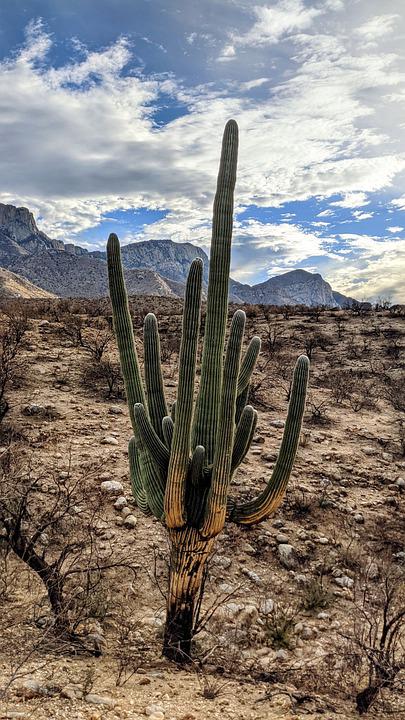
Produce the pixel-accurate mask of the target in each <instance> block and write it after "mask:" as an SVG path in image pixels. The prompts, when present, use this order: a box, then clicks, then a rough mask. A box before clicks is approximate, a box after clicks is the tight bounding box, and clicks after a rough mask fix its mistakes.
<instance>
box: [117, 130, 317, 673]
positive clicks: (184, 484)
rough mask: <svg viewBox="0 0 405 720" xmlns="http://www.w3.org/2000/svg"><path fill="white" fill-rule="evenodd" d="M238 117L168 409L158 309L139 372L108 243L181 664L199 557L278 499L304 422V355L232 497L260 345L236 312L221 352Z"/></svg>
mask: <svg viewBox="0 0 405 720" xmlns="http://www.w3.org/2000/svg"><path fill="white" fill-rule="evenodd" d="M237 153H238V126H237V124H236V122H235V121H234V120H230V121H229V122H228V123H227V125H226V127H225V131H224V136H223V142H222V154H221V161H220V167H219V175H218V183H217V191H216V195H215V201H214V214H213V227H212V244H211V259H210V269H209V283H208V295H207V313H206V323H205V334H204V344H203V352H202V362H201V378H200V383H199V388H198V392H197V391H196V387H195V380H196V365H197V347H198V338H199V331H200V314H201V288H202V277H203V266H202V261H201V260H200V259H196V260H194V261H193V263H192V264H191V267H190V272H189V275H188V280H187V284H186V290H185V298H184V313H183V325H182V339H181V346H180V357H179V379H178V392H177V399H176V402H175V403H174V404H173V406H172V407H171V409H170V412H169V409H168V407H167V403H166V399H165V393H164V387H163V379H162V370H161V364H160V344H159V334H158V326H157V321H156V318H155V316H154V315H153V314H149V315H147V316H146V318H145V323H144V381H143V380H142V377H141V372H140V368H139V363H138V358H137V353H136V347H135V342H134V335H133V326H132V321H131V316H130V312H129V307H128V298H127V293H126V289H125V283H124V276H123V269H122V263H121V258H120V246H119V241H118V238H117V236H116V235H114V234H111V235H110V237H109V239H108V244H107V258H108V274H109V284H110V295H111V301H112V307H113V318H114V328H115V335H116V338H117V343H118V349H119V355H120V361H121V368H122V374H123V377H124V382H125V390H126V395H127V399H128V407H129V414H130V418H131V424H132V429H133V437H132V438H131V439H130V441H129V463H130V474H131V482H132V488H133V494H134V497H135V500H136V503H137V505H138V507H139V508H140V510H142V511H143V512H144V513H145V514H153V515H154V516H155V517H156V518H157V519H158V520H160V521H161V522H162V523H164V525H165V526H166V528H167V530H168V533H169V536H170V540H171V548H172V549H171V560H170V578H169V591H168V599H167V618H166V628H165V638H164V648H163V652H164V654H165V655H166V656H167V657H168V658H170V659H173V660H176V661H178V662H187V661H189V660H190V657H191V643H192V638H193V632H194V629H195V612H196V607H197V606H198V605H199V602H200V600H201V593H202V588H203V584H204V583H203V580H204V575H205V571H206V567H207V559H208V558H209V557H210V555H211V553H212V551H213V545H214V539H215V537H216V536H217V535H218V534H219V533H220V532H221V530H222V529H223V527H224V524H225V522H226V521H229V522H234V523H238V524H243V525H252V524H254V523H259V522H261V521H262V520H265V519H266V518H267V517H268V516H269V515H270V514H271V513H273V512H274V511H275V510H276V508H277V507H278V506H279V504H280V503H281V501H282V499H283V496H284V492H285V489H286V486H287V483H288V479H289V477H290V473H291V470H292V466H293V462H294V458H295V454H296V451H297V447H298V441H299V437H300V431H301V423H302V417H303V413H304V408H305V398H306V390H307V382H308V372H309V361H308V358H307V357H306V356H301V357H299V358H298V361H297V364H296V367H295V370H294V376H293V382H292V389H291V400H290V404H289V408H288V415H287V420H286V423H285V428H284V435H283V439H282V442H281V447H280V450H279V454H278V458H277V461H276V463H275V466H274V469H273V472H272V475H271V477H270V479H269V482H268V484H267V487H266V488H265V490H264V491H263V492H262V493H260V494H259V495H258V496H257V497H256V498H255V499H254V500H251V501H248V502H242V503H238V502H237V501H235V500H234V499H231V498H230V497H229V489H230V484H231V481H232V477H233V475H234V473H235V472H236V470H237V469H238V467H239V466H240V464H241V463H242V461H243V459H244V457H245V456H246V454H247V452H248V450H249V447H250V444H251V442H252V438H253V435H254V432H255V428H256V423H257V412H256V411H255V410H254V409H253V408H252V406H251V405H249V404H247V400H248V394H249V383H250V378H251V375H252V372H253V370H254V367H255V363H256V360H257V357H258V355H259V352H260V339H259V338H258V337H253V338H252V340H251V341H250V343H249V345H248V347H247V349H246V351H245V353H244V355H243V354H242V346H243V334H244V329H245V319H246V318H245V313H244V312H243V310H237V312H236V313H235V315H234V316H233V319H232V323H231V327H230V332H229V339H228V343H227V347H226V352H225V354H224V350H225V334H226V324H227V317H228V285H229V272H230V258H231V240H232V220H233V195H234V187H235V181H236V165H237Z"/></svg>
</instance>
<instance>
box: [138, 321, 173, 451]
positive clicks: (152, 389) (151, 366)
mask: <svg viewBox="0 0 405 720" xmlns="http://www.w3.org/2000/svg"><path fill="white" fill-rule="evenodd" d="M143 338H144V372H145V386H146V397H147V401H148V411H149V417H150V420H151V423H152V425H153V428H154V430H155V432H156V433H157V434H158V436H159V437H160V439H161V440H163V430H162V420H163V418H164V417H165V416H166V415H167V405H166V399H165V393H164V389H163V377H162V367H161V363H160V340H159V332H158V325H157V320H156V317H155V315H154V314H153V313H148V315H147V316H146V317H145V321H144V326H143Z"/></svg>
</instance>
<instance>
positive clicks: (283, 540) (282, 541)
mask: <svg viewBox="0 0 405 720" xmlns="http://www.w3.org/2000/svg"><path fill="white" fill-rule="evenodd" d="M276 542H278V544H279V545H280V544H281V545H285V544H286V543H287V544H288V537H287V535H283V534H282V533H280V534H279V535H276Z"/></svg>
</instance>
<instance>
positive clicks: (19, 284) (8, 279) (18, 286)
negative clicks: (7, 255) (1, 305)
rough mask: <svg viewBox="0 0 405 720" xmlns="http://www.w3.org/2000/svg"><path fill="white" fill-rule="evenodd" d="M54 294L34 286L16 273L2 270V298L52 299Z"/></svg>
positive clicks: (0, 279) (0, 270)
mask: <svg viewBox="0 0 405 720" xmlns="http://www.w3.org/2000/svg"><path fill="white" fill-rule="evenodd" d="M51 297H55V295H53V294H52V293H49V292H47V291H46V290H43V289H42V288H40V287H37V286H36V285H33V284H32V283H30V282H29V280H26V279H25V278H23V277H21V275H16V273H13V272H10V270H5V269H4V268H0V298H1V299H3V298H26V299H27V298H28V299H30V298H32V299H35V298H51Z"/></svg>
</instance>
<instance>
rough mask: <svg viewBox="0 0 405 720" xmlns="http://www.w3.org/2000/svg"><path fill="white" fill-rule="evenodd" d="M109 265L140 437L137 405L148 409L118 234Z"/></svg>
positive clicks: (110, 244)
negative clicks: (139, 404) (145, 405)
mask: <svg viewBox="0 0 405 720" xmlns="http://www.w3.org/2000/svg"><path fill="white" fill-rule="evenodd" d="M107 265H108V281H109V287H110V297H111V304H112V310H113V319H114V330H115V336H116V338H117V345H118V351H119V356H120V363H121V370H122V375H123V378H124V385H125V393H126V396H127V402H128V409H129V415H130V418H131V424H132V428H133V431H134V433H136V424H135V416H134V405H135V403H142V405H144V404H145V394H144V390H143V385H142V378H141V373H140V370H139V363H138V355H137V352H136V347H135V340H134V330H133V327H132V320H131V315H130V312H129V306H128V296H127V291H126V288H125V280H124V273H123V270H122V263H121V251H120V243H119V240H118V237H117V236H116V235H115V234H114V233H111V235H110V236H109V238H108V242H107Z"/></svg>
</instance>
